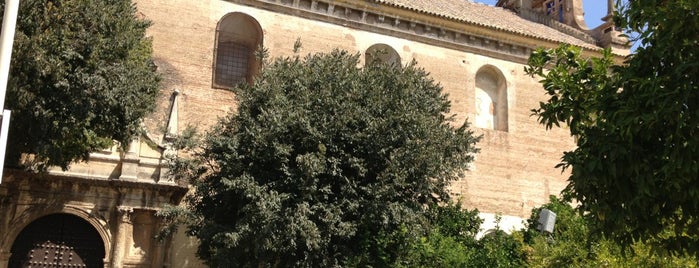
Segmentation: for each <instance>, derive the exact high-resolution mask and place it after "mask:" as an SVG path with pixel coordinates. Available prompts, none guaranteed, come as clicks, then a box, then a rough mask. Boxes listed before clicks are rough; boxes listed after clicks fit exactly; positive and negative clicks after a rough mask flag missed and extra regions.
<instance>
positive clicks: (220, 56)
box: [213, 12, 262, 88]
mask: <svg viewBox="0 0 699 268" xmlns="http://www.w3.org/2000/svg"><path fill="white" fill-rule="evenodd" d="M261 45H262V28H261V27H260V24H259V23H258V22H257V20H255V19H254V18H253V17H250V16H249V15H246V14H243V13H239V12H234V13H228V14H226V15H225V16H223V18H222V19H221V21H219V23H218V26H217V27H216V46H215V48H214V66H213V69H214V70H213V87H215V88H232V87H234V86H235V85H237V84H238V83H243V82H247V83H251V82H252V78H253V77H254V76H255V75H256V74H257V71H258V70H259V67H260V63H259V61H258V59H257V58H256V57H255V51H256V50H257V49H258V48H259V47H260V46H261Z"/></svg>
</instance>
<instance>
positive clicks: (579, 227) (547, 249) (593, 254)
mask: <svg viewBox="0 0 699 268" xmlns="http://www.w3.org/2000/svg"><path fill="white" fill-rule="evenodd" d="M542 208H546V209H549V210H551V211H553V212H555V213H556V216H557V217H556V224H555V228H554V231H553V233H551V234H548V233H546V234H542V233H541V232H540V231H539V230H537V229H536V227H537V225H538V223H537V219H538V217H539V212H540V211H541V209H542ZM527 226H528V228H527V229H526V230H524V231H523V238H524V239H523V242H524V245H523V247H524V248H525V251H527V252H529V254H528V255H527V258H526V261H527V266H528V267H532V268H547V267H550V268H554V267H608V268H615V267H619V268H621V267H628V268H632V267H668V268H674V267H683V268H684V267H697V259H696V258H695V257H693V256H690V255H688V254H685V253H683V254H670V253H669V252H667V251H663V250H654V249H652V241H651V242H649V243H646V242H641V241H635V242H633V243H632V244H631V245H630V246H629V247H627V248H623V247H621V246H619V245H617V243H615V242H614V241H612V240H610V239H607V238H605V237H601V236H596V235H590V234H591V233H590V232H591V231H592V230H591V229H590V223H589V221H588V219H586V218H584V217H582V216H581V215H580V214H579V213H578V212H577V211H576V210H575V209H574V208H573V207H572V206H571V205H570V204H569V203H567V202H565V201H563V200H561V199H559V198H556V197H555V196H551V198H550V202H549V203H547V204H544V205H542V206H541V207H539V208H535V209H533V210H532V214H531V217H530V218H529V219H528V220H527Z"/></svg>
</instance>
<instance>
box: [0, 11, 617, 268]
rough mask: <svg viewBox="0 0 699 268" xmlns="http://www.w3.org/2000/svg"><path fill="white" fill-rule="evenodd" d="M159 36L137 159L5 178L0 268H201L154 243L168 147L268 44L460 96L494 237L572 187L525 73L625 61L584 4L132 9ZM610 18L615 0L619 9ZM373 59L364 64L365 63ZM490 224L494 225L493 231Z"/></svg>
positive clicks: (167, 189) (537, 89)
mask: <svg viewBox="0 0 699 268" xmlns="http://www.w3.org/2000/svg"><path fill="white" fill-rule="evenodd" d="M134 2H135V5H136V7H137V9H138V16H142V17H143V18H146V19H148V20H151V21H152V22H153V25H152V26H151V27H150V29H149V32H148V35H149V36H150V37H152V40H153V48H154V60H155V64H156V65H157V68H158V71H159V72H160V73H162V75H163V77H164V81H163V86H162V94H161V96H160V99H159V102H158V106H157V109H156V111H155V112H154V113H153V114H152V115H151V116H149V117H148V118H146V119H145V120H144V126H145V129H146V132H145V134H143V135H141V136H140V137H138V138H137V139H134V140H133V142H132V143H131V144H130V146H129V148H128V150H127V151H120V150H117V149H116V147H115V148H110V149H106V150H103V151H99V152H95V153H92V154H91V156H90V160H89V161H88V162H86V163H76V164H74V165H72V166H71V167H70V169H68V170H66V171H62V170H60V169H55V170H50V171H49V172H48V173H46V174H33V173H26V172H23V171H19V170H10V169H6V170H5V171H4V176H3V180H2V183H1V184H0V268H4V267H202V266H203V265H202V264H201V262H200V261H199V260H198V259H197V258H196V256H195V255H194V252H195V251H196V241H195V240H194V239H192V238H189V237H187V236H185V235H184V234H182V233H178V234H176V235H174V236H173V237H171V238H169V239H165V240H163V241H159V240H156V239H155V238H154V235H155V234H156V233H157V232H158V230H159V229H160V228H161V225H162V222H161V220H160V219H159V218H158V217H157V216H156V212H157V211H159V210H162V209H163V208H164V207H165V206H168V205H178V204H179V203H180V201H181V200H182V198H183V196H184V195H185V194H186V192H187V185H185V184H183V183H178V182H174V181H172V180H171V179H170V178H169V177H168V173H167V164H166V160H165V156H166V155H168V154H173V153H177V152H176V151H174V150H173V149H172V148H171V146H170V141H171V140H170V138H171V137H172V136H173V135H177V134H178V133H179V132H178V130H182V129H184V128H185V127H186V126H188V125H195V126H198V127H199V129H200V130H204V129H206V128H207V127H208V126H211V125H212V124H213V123H214V122H215V121H216V119H217V118H218V117H220V116H223V115H225V114H226V113H228V112H231V111H233V110H234V109H235V101H234V96H233V95H232V93H231V91H229V90H227V88H229V87H231V86H233V85H235V84H236V83H239V82H252V81H253V77H254V76H255V74H256V73H257V72H258V71H259V67H260V64H259V63H258V62H257V60H256V57H255V56H254V55H253V54H254V51H255V49H256V48H258V47H259V46H264V47H266V48H267V49H268V50H269V52H270V54H271V56H284V55H293V48H294V43H295V41H296V40H297V39H300V41H301V43H302V44H303V47H302V49H301V54H307V53H312V52H329V51H331V50H332V49H334V48H340V49H344V50H348V51H351V52H357V53H361V54H363V55H378V54H375V53H371V52H372V51H376V50H381V51H386V52H388V53H385V54H381V55H382V56H381V57H382V58H381V60H384V61H390V62H395V63H400V64H406V63H408V62H410V61H412V60H417V62H418V65H419V66H420V67H422V68H424V69H426V70H427V71H428V72H429V73H430V75H431V77H432V78H434V79H435V80H436V81H438V82H439V83H440V84H441V85H442V86H443V88H444V91H445V93H447V94H449V97H450V99H451V102H452V112H453V113H455V114H456V119H457V120H456V122H458V123H459V124H460V123H462V122H463V121H464V120H466V119H467V118H468V120H469V121H470V122H471V123H472V128H473V129H474V130H475V131H476V133H477V134H482V135H483V138H482V140H481V142H480V143H478V144H477V146H478V147H479V148H481V152H480V153H479V154H478V155H477V156H476V161H475V162H474V163H472V164H471V168H470V171H469V172H468V173H467V174H466V176H465V177H463V178H461V179H460V180H458V181H456V182H454V183H453V184H452V191H453V194H454V195H455V196H456V197H457V198H460V200H461V201H462V202H463V204H464V206H465V207H467V208H478V209H479V210H480V211H481V212H483V213H482V216H483V217H484V218H485V219H486V226H485V230H484V231H486V230H487V229H488V228H492V218H493V216H494V215H495V214H501V215H503V220H502V222H501V228H505V229H508V228H516V227H521V226H522V219H523V218H526V217H528V216H529V213H530V210H531V209H532V208H533V207H535V206H538V205H540V204H542V203H545V202H547V201H548V196H549V195H556V194H558V193H559V192H560V191H561V190H562V189H563V187H564V186H565V185H566V174H562V173H561V171H560V170H559V169H555V168H554V166H555V165H556V164H557V163H558V162H559V160H560V157H561V153H562V152H563V151H564V150H569V149H571V148H573V146H574V142H573V138H572V137H570V136H569V135H568V132H567V131H565V130H561V129H552V130H549V131H546V130H545V129H544V127H543V126H540V125H539V124H538V123H537V121H536V118H535V117H531V116H530V114H531V112H530V110H531V109H532V108H535V107H538V103H539V102H540V101H543V100H544V98H545V95H544V92H543V90H542V88H541V85H540V84H539V83H538V82H537V79H535V78H531V77H529V76H527V75H526V74H525V73H524V71H523V69H524V66H525V64H526V61H527V59H528V57H529V54H530V53H531V52H532V50H533V49H535V48H536V47H549V48H552V47H556V46H558V45H559V44H561V43H568V44H572V45H574V46H578V47H581V48H582V49H583V50H584V54H586V55H590V56H594V55H599V53H600V51H601V50H602V48H605V47H611V48H612V50H613V52H614V54H615V55H616V57H617V58H616V60H617V61H619V62H620V61H622V60H623V57H624V56H625V55H627V54H628V53H629V50H628V49H629V48H628V46H627V45H626V40H625V39H624V38H622V37H620V36H619V34H620V33H619V32H617V30H616V29H615V27H614V26H613V25H612V22H611V18H610V16H607V17H605V18H601V19H603V20H605V22H604V23H603V24H602V25H600V26H599V27H597V28H594V29H589V28H588V27H587V26H586V23H585V21H584V19H583V9H582V0H500V1H498V4H497V6H495V7H494V6H488V5H485V4H479V3H473V2H471V1H469V0H134ZM608 2H609V3H610V4H609V12H611V9H612V6H611V2H612V0H608ZM363 60H366V57H363ZM488 224H490V225H488Z"/></svg>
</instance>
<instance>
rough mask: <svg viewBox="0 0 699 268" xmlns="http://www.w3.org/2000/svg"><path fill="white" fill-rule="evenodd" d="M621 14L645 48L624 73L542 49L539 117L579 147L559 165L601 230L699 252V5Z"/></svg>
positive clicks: (606, 60)
mask: <svg viewBox="0 0 699 268" xmlns="http://www.w3.org/2000/svg"><path fill="white" fill-rule="evenodd" d="M619 10H620V12H619V14H617V17H616V23H617V25H618V26H620V27H622V28H623V29H626V30H633V31H639V32H640V33H641V34H640V37H639V40H637V42H641V46H640V47H639V48H638V49H637V50H636V52H635V53H634V54H632V55H631V56H629V57H628V58H627V60H626V61H625V62H624V63H623V64H621V65H615V64H614V63H613V61H612V55H611V54H610V53H609V52H608V51H607V52H605V53H604V55H603V57H602V58H597V59H585V58H583V57H581V55H580V51H579V50H578V49H575V48H571V47H565V46H564V47H562V48H558V49H554V50H538V51H537V52H535V53H534V54H533V55H532V56H531V58H530V61H529V64H530V66H529V68H528V72H529V73H530V74H533V75H537V76H539V77H542V78H543V80H542V83H543V85H544V89H545V90H546V93H547V94H548V95H549V96H550V99H549V100H548V101H546V102H543V103H541V106H540V107H539V108H538V109H535V110H534V113H535V114H536V115H538V116H539V120H540V122H541V123H542V124H545V125H546V126H547V127H552V126H554V125H559V124H560V123H565V124H567V125H568V126H569V130H570V132H571V134H573V135H576V137H577V138H578V139H577V145H578V147H577V148H576V149H575V150H573V151H570V152H566V153H565V155H564V156H563V162H562V164H561V165H562V166H563V167H569V168H571V173H572V174H571V176H570V179H569V185H568V187H567V189H566V193H567V194H569V195H570V197H572V198H574V199H575V200H577V201H579V202H580V208H581V210H582V211H583V212H585V215H586V216H588V217H590V218H591V219H592V220H593V222H594V223H596V225H595V226H596V227H595V228H593V229H595V230H598V231H602V232H605V233H607V234H608V235H609V236H610V237H612V238H614V239H615V240H617V241H621V242H628V243H630V242H632V240H634V239H639V238H640V239H648V238H658V239H660V240H661V242H662V244H663V246H665V247H668V248H674V249H678V250H692V251H695V252H699V221H698V220H699V218H698V217H699V75H697V74H699V14H697V12H699V0H683V1H662V0H648V1H628V4H626V5H625V6H620V9H619ZM668 227H670V228H671V230H673V232H671V233H670V234H668V233H667V232H666V230H668Z"/></svg>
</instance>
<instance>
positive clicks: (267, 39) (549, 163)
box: [135, 0, 574, 267]
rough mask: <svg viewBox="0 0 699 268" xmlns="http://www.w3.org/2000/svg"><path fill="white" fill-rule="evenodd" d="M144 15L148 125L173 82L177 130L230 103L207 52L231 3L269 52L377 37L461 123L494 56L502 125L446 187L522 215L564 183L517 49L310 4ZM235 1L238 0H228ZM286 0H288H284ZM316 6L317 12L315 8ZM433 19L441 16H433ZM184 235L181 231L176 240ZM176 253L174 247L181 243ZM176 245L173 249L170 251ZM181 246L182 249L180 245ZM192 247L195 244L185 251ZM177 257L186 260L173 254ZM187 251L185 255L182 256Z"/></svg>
mask: <svg viewBox="0 0 699 268" xmlns="http://www.w3.org/2000/svg"><path fill="white" fill-rule="evenodd" d="M135 2H136V5H137V8H138V10H139V11H140V12H141V13H142V15H143V16H144V17H146V18H148V19H150V20H152V21H153V25H152V26H151V28H150V29H149V35H150V36H152V38H153V47H154V51H155V58H156V64H157V65H158V68H159V71H160V72H162V73H163V74H164V76H165V83H164V84H165V86H164V88H163V94H162V97H161V99H160V105H159V110H158V111H157V112H156V113H155V114H154V115H153V116H152V117H151V118H150V119H149V120H148V121H147V123H148V127H149V128H150V130H151V132H157V131H158V129H160V128H162V124H163V122H166V121H165V120H163V118H165V117H166V114H167V109H168V107H169V102H168V100H169V96H170V93H171V92H172V91H173V90H176V89H177V90H179V91H180V96H181V98H180V103H179V111H178V112H179V126H178V127H179V129H183V128H184V127H185V126H187V125H194V126H197V127H198V128H199V129H200V130H205V129H207V127H209V126H211V124H213V123H214V122H215V120H216V119H217V118H218V117H220V116H223V115H225V114H226V113H228V112H230V111H232V110H233V109H234V108H235V100H234V96H233V95H232V93H231V92H229V91H227V90H222V89H214V88H212V85H211V84H212V81H211V79H212V78H211V77H212V73H211V72H212V61H213V53H214V52H213V50H214V42H215V31H216V25H217V22H218V20H219V19H220V18H221V17H223V16H224V15H225V14H227V13H229V12H242V13H245V14H247V15H250V16H252V17H253V18H255V19H256V20H257V21H258V22H259V24H260V26H261V27H262V29H263V32H264V41H263V43H264V46H265V47H266V48H268V49H269V52H270V54H271V55H272V56H285V55H292V54H293V52H292V50H293V46H294V42H295V41H296V40H297V39H298V38H300V40H301V42H302V44H303V47H302V49H301V53H302V54H307V53H313V52H328V51H331V50H332V49H333V48H340V49H345V50H348V51H351V52H357V53H362V52H364V50H366V49H367V48H368V47H369V46H371V45H374V44H378V43H383V44H387V45H389V46H391V47H392V48H393V49H395V50H396V51H397V52H398V54H399V55H400V57H401V60H402V62H403V63H404V64H405V63H408V62H409V61H411V60H413V59H415V60H417V62H418V64H419V66H421V67H423V68H425V69H426V70H427V71H428V72H429V73H430V74H431V77H433V78H434V79H435V80H436V81H438V82H439V83H441V85H442V86H443V87H444V90H445V93H447V94H449V96H450V99H451V101H452V112H453V113H455V114H456V119H457V122H456V123H457V124H460V123H462V122H463V120H466V119H467V118H474V117H475V114H476V110H475V109H476V108H475V84H476V83H475V75H476V72H477V71H478V70H479V69H480V68H481V67H483V66H486V65H490V66H492V67H494V68H495V69H497V70H498V71H499V72H501V73H502V75H503V76H504V78H505V79H506V88H507V102H508V103H507V104H508V105H507V106H508V131H506V132H505V131H497V130H492V129H479V128H475V130H476V132H477V133H478V134H482V135H483V139H482V141H481V142H480V143H479V144H478V147H480V148H481V152H480V153H479V154H478V155H477V157H476V161H475V163H473V164H472V170H471V171H470V172H468V173H467V174H466V176H465V177H464V178H462V179H461V180H459V181H457V182H455V183H454V184H453V186H452V188H453V191H454V194H455V195H456V196H458V197H460V198H462V201H463V202H464V204H465V206H466V207H468V208H478V209H479V210H481V211H483V212H489V213H502V214H504V215H510V216H516V217H528V216H529V212H530V210H531V208H532V207H534V206H537V205H540V204H542V203H545V202H547V201H548V196H549V195H552V194H553V195H556V194H558V193H559V192H560V190H561V189H562V188H563V187H564V186H565V177H566V176H565V175H566V174H562V173H561V171H560V170H557V169H555V168H554V166H555V165H556V164H557V163H558V162H559V159H560V157H561V153H562V152H563V151H564V150H568V149H571V148H573V145H574V144H573V140H572V138H571V137H570V136H568V135H567V132H566V131H564V130H560V129H553V130H549V131H546V130H545V129H544V128H543V127H542V126H540V125H539V124H538V123H537V122H536V118H534V117H531V116H530V114H531V112H530V109H532V108H535V107H537V106H538V103H539V101H542V100H543V97H544V93H543V91H542V90H541V86H540V85H539V84H538V83H537V81H536V80H535V79H533V78H531V77H528V76H527V75H526V74H524V72H523V67H524V66H523V65H522V61H521V57H517V56H511V60H510V56H508V55H507V53H504V52H503V53H500V54H498V55H499V56H495V57H494V56H492V54H493V53H494V52H492V51H491V53H482V54H487V55H489V56H482V55H480V54H478V53H475V52H474V51H475V50H473V51H472V50H469V51H465V50H463V49H458V48H445V47H441V46H437V45H435V44H432V43H430V42H424V40H422V39H417V38H411V36H410V35H405V34H397V35H396V36H390V35H387V34H386V33H377V32H372V31H368V30H366V29H363V28H362V27H360V26H359V25H354V24H347V25H341V24H340V23H331V22H321V21H318V20H316V19H308V18H304V16H306V17H308V16H310V15H308V14H307V13H302V12H298V13H297V14H298V15H294V12H289V13H290V14H285V13H279V12H274V11H271V10H268V9H262V8H258V7H251V6H247V5H244V4H240V3H233V2H228V1H218V0H198V1H191V0H137V1H135ZM234 2H237V1H234ZM289 2H291V1H289ZM311 15H313V14H311ZM434 23H438V22H434ZM178 243H189V241H186V239H185V238H184V237H182V236H177V237H176V241H174V242H173V244H174V245H177V244H178ZM178 252H179V251H178ZM173 253H176V252H173ZM180 253H182V254H180ZM190 253H191V252H190ZM174 255H175V256H174V259H173V262H172V264H171V265H172V267H180V266H178V265H181V264H184V263H189V264H186V265H182V266H181V267H193V266H191V263H192V262H191V255H188V254H184V253H183V252H179V253H177V254H174ZM178 258H182V259H183V260H182V261H177V259H178ZM185 259H186V260H185Z"/></svg>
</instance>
